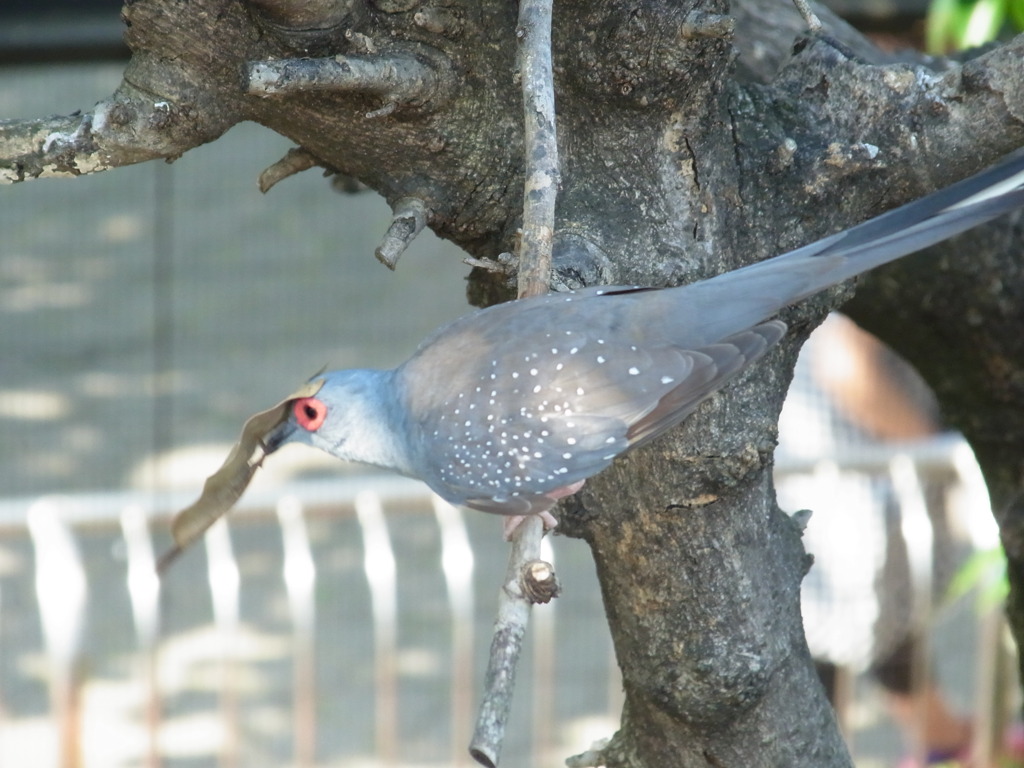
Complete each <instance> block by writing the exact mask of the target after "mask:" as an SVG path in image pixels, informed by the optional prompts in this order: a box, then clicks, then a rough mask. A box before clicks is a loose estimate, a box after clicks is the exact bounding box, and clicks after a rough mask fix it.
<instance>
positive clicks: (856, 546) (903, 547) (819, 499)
mask: <svg viewBox="0 0 1024 768" xmlns="http://www.w3.org/2000/svg"><path fill="white" fill-rule="evenodd" d="M940 431H941V423H940V420H939V417H938V409H937V405H936V402H935V399H934V396H933V395H932V394H931V391H930V390H929V389H928V387H927V385H926V384H925V383H924V382H923V381H922V380H921V379H920V377H919V376H918V375H917V373H916V372H915V371H914V370H913V369H912V368H910V366H909V365H907V364H906V363H905V362H904V361H903V360H902V359H901V358H899V357H898V356H897V355H896V354H895V353H893V352H892V351H891V350H889V349H888V348H887V347H885V346H884V345H882V344H881V343H880V342H879V341H877V340H876V339H875V338H874V337H873V336H871V335H870V334H867V333H866V332H864V331H862V330H861V329H859V328H858V327H857V326H856V325H855V324H854V323H853V322H852V321H850V320H849V319H847V318H845V317H843V316H841V315H832V316H830V317H829V318H828V319H827V320H826V322H825V323H824V324H823V325H822V327H821V328H819V329H818V330H817V331H816V332H815V333H814V334H813V335H812V336H811V339H810V340H809V341H808V343H807V345H806V346H805V347H804V350H803V352H802V353H801V357H800V360H799V362H798V363H797V368H796V372H795V375H794V381H793V385H792V387H791V389H790V393H789V397H788V399H787V401H786V405H785V407H784V409H783V412H782V415H781V418H780V422H779V449H778V453H777V461H778V462H779V463H780V464H783V465H784V464H785V463H786V461H787V460H801V459H802V460H809V461H816V460H817V459H818V458H819V457H822V456H834V455H837V454H841V453H842V452H843V451H844V449H850V448H855V447H857V446H871V445H877V444H893V445H895V444H898V443H901V442H910V441H921V440H925V439H927V438H929V437H931V436H934V435H937V434H939V432H940ZM840 470H841V468H840V467H836V466H834V465H828V464H824V465H821V466H819V467H818V469H816V470H815V471H814V472H812V473H809V474H808V473H803V474H789V475H787V474H783V475H781V476H780V478H779V480H778V482H777V488H778V498H779V503H780V505H782V507H783V508H786V509H790V510H796V509H801V508H809V509H811V510H812V511H813V514H812V516H811V519H810V521H809V523H808V526H807V529H806V531H805V533H804V540H805V546H806V548H807V551H808V552H809V553H811V554H812V555H813V556H814V565H813V567H812V568H811V570H810V572H809V573H808V574H807V576H806V577H805V579H804V583H803V588H802V593H801V603H802V611H803V615H804V624H805V631H806V634H807V640H808V645H809V646H810V649H811V653H812V655H813V656H814V658H815V659H816V661H817V663H818V667H819V673H820V675H821V677H822V681H823V683H824V684H825V686H826V689H827V690H828V693H829V697H830V699H831V700H832V701H833V703H835V700H836V699H835V693H836V691H835V681H836V672H837V667H849V668H852V669H856V670H862V669H865V668H867V669H869V670H870V671H871V673H872V675H873V677H874V678H875V679H876V680H877V682H878V683H879V684H880V685H881V687H882V689H883V690H884V692H885V700H886V705H887V709H888V712H889V714H890V716H891V717H892V718H893V719H894V721H895V722H896V724H897V725H898V727H899V728H900V731H901V733H902V734H903V736H904V739H905V741H906V743H907V747H908V748H909V749H910V750H912V753H913V754H915V755H921V756H923V759H924V761H925V765H946V766H967V765H968V763H967V762H966V760H967V756H968V754H969V752H970V747H971V722H970V719H969V718H967V717H965V716H963V715H961V714H959V713H957V712H956V711H955V710H954V708H953V707H952V706H951V704H950V703H949V701H948V698H947V696H946V695H945V693H944V692H943V691H942V689H941V687H940V685H939V683H938V681H937V680H936V678H935V676H934V674H933V671H932V670H931V667H930V665H928V664H927V662H925V663H922V659H921V658H920V656H921V649H920V648H919V642H920V641H919V638H920V637H921V633H923V632H925V631H927V627H926V626H919V625H918V624H919V623H920V620H921V617H919V616H918V617H915V616H914V613H915V610H914V609H915V600H916V599H917V598H916V597H915V589H919V588H924V589H930V591H931V593H932V595H939V594H941V593H942V591H944V590H945V588H946V586H947V584H948V581H949V578H950V577H951V576H952V573H953V572H954V570H955V568H956V566H957V565H958V564H959V563H962V561H963V559H964V556H965V555H966V554H967V552H966V549H967V548H966V546H965V545H963V544H962V543H959V542H957V541H956V540H955V539H954V536H953V532H952V529H951V524H950V520H949V517H948V515H947V514H946V509H945V505H944V503H943V498H942V490H943V489H942V488H941V487H938V488H937V487H935V486H934V484H931V485H926V486H925V489H926V495H927V497H928V498H927V501H928V503H927V510H928V517H929V519H930V521H931V528H932V532H933V534H932V542H931V552H929V553H927V558H926V559H927V560H928V561H929V565H930V566H931V567H930V571H931V572H930V573H925V574H920V573H918V574H915V573H914V569H913V567H912V564H911V557H910V556H909V555H908V548H907V541H906V539H905V537H904V535H903V530H902V528H903V520H902V519H901V510H900V507H899V504H898V503H897V499H896V498H895V493H894V489H893V487H892V483H891V481H890V479H889V477H888V476H887V475H885V474H883V473H878V472H874V473H867V472H856V471H847V470H843V471H840ZM920 765H921V763H920V760H919V759H918V758H907V760H905V761H904V762H902V763H901V764H900V766H901V768H917V766H920Z"/></svg>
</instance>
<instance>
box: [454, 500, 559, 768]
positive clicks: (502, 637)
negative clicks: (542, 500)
mask: <svg viewBox="0 0 1024 768" xmlns="http://www.w3.org/2000/svg"><path fill="white" fill-rule="evenodd" d="M543 536H544V524H543V522H541V519H540V518H539V517H537V516H531V517H528V518H527V519H526V520H524V521H523V523H522V525H520V526H519V527H518V528H517V529H516V532H515V534H514V535H513V537H512V552H511V553H510V554H509V558H508V567H507V568H506V570H505V582H504V584H503V585H502V589H501V594H500V595H499V597H498V615H497V617H496V618H495V620H494V637H493V639H492V640H491V652H490V656H489V657H488V661H487V673H486V675H485V676H484V697H483V701H482V702H481V703H480V712H479V714H478V715H477V719H476V728H475V729H474V731H473V741H472V742H470V746H469V754H470V755H471V756H472V757H473V759H474V760H476V761H477V762H478V763H479V764H480V765H483V766H487V768H495V766H496V765H498V758H499V756H500V755H501V745H502V742H503V741H504V739H505V723H506V722H507V721H508V714H509V710H510V709H511V707H512V693H513V690H514V687H515V679H516V666H517V665H518V664H519V652H520V651H521V650H522V647H523V636H524V635H525V634H526V626H527V624H528V623H529V621H530V605H531V603H530V600H529V598H528V597H527V596H526V594H525V591H524V589H523V587H522V586H521V584H520V581H519V577H520V574H521V572H522V568H523V565H524V564H525V563H529V562H531V561H533V560H535V559H536V558H537V554H538V553H539V552H540V540H541V538H542V537H543Z"/></svg>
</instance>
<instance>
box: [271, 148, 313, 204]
mask: <svg viewBox="0 0 1024 768" xmlns="http://www.w3.org/2000/svg"><path fill="white" fill-rule="evenodd" d="M318 165H320V161H319V160H317V158H316V157H315V156H314V155H313V154H312V153H311V152H310V151H309V150H307V149H303V148H302V147H292V148H291V149H289V150H288V152H286V153H285V156H284V157H282V158H281V159H280V160H278V161H277V162H276V163H274V164H273V165H271V166H268V167H267V168H266V169H265V170H264V171H263V173H261V174H260V178H259V185H260V192H262V193H263V194H266V193H267V192H269V191H270V190H271V188H272V187H273V186H274V185H275V184H277V183H278V182H279V181H283V180H284V179H287V178H288V177H289V176H294V175H295V174H296V173H302V172H303V171H308V170H309V169H310V168H316V167H317V166H318Z"/></svg>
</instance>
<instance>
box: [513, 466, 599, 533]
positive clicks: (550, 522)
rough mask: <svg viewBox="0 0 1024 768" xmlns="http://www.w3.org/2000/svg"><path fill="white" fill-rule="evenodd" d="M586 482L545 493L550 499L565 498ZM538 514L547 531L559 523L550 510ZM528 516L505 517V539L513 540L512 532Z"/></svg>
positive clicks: (580, 481) (577, 482)
mask: <svg viewBox="0 0 1024 768" xmlns="http://www.w3.org/2000/svg"><path fill="white" fill-rule="evenodd" d="M586 482H587V481H586V480H578V481H576V482H575V483H573V484H572V485H567V486H565V487H564V488H555V490H553V491H551V492H550V493H545V494H544V495H545V496H547V497H548V498H549V499H555V500H558V499H564V498H565V497H566V496H572V495H573V494H574V493H576V492H577V491H578V490H579V489H580V488H582V487H583V484H584V483H586ZM537 514H538V516H539V517H540V519H541V520H543V521H544V530H545V531H550V530H552V529H553V528H554V527H555V526H557V525H558V520H557V519H555V516H554V515H552V514H551V513H550V512H548V511H547V510H544V511H543V512H538V513H537ZM527 517H528V515H511V516H510V517H506V518H505V519H504V521H503V523H502V530H503V533H504V537H505V541H511V540H512V534H513V533H514V532H515V530H516V528H518V527H519V526H520V525H521V524H522V522H523V520H525V519H526V518H527Z"/></svg>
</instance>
